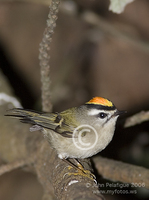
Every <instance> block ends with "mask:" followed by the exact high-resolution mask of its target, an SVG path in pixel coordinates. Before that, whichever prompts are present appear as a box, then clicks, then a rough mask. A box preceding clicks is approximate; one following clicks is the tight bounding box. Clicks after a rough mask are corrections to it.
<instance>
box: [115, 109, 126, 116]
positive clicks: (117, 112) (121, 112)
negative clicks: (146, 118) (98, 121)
mask: <svg viewBox="0 0 149 200" xmlns="http://www.w3.org/2000/svg"><path fill="white" fill-rule="evenodd" d="M125 113H127V111H126V110H121V111H119V110H116V111H115V113H114V114H113V116H117V115H118V116H120V115H123V114H125Z"/></svg>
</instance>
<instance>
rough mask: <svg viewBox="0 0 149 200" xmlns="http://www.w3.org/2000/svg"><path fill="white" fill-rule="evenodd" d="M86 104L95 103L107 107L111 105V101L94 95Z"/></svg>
mask: <svg viewBox="0 0 149 200" xmlns="http://www.w3.org/2000/svg"><path fill="white" fill-rule="evenodd" d="M86 104H96V105H102V106H108V107H112V106H113V103H112V102H111V101H109V100H108V99H105V98H103V97H94V98H93V99H91V100H90V101H89V102H87V103H86Z"/></svg>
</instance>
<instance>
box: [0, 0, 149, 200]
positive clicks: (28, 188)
mask: <svg viewBox="0 0 149 200" xmlns="http://www.w3.org/2000/svg"><path fill="white" fill-rule="evenodd" d="M108 7H109V0H74V1H72V0H66V1H64V0H63V1H62V4H61V6H60V12H59V14H58V21H57V27H56V29H55V34H54V36H53V40H52V43H51V50H50V57H51V58H50V65H51V75H50V76H51V94H52V95H51V100H52V103H53V111H57V112H60V111H62V110H65V109H67V108H69V107H72V106H79V105H81V104H84V102H87V101H88V100H90V99H91V98H92V97H94V96H102V97H105V98H108V99H110V100H111V101H112V102H114V104H115V105H116V107H117V108H118V109H119V110H127V115H125V116H124V117H123V118H122V119H120V120H119V123H118V125H117V130H116V133H115V136H114V138H113V141H112V142H111V143H110V145H109V146H108V147H107V148H106V149H105V150H104V151H103V152H101V153H100V155H102V156H105V157H108V158H112V159H116V160H120V161H123V162H127V163H131V164H135V165H139V166H144V167H146V168H148V167H149V123H148V122H144V123H142V124H140V125H137V126H135V127H132V128H127V129H123V128H122V125H123V120H125V118H126V117H127V116H130V115H132V114H135V113H137V112H139V111H141V110H148V109H149V23H148V19H149V1H148V0H142V1H139V0H135V1H134V2H133V3H131V4H129V5H128V6H127V7H126V8H125V11H124V12H123V13H122V14H120V15H117V14H114V13H112V12H111V11H109V10H108ZM86 11H91V12H93V13H94V14H96V17H97V19H98V20H97V21H98V23H94V21H93V20H92V22H89V21H87V20H86V19H84V17H83V16H84V15H83V14H84V13H85V12H86ZM48 12H49V8H48V6H46V5H41V4H35V3H29V1H28V2H25V1H24V2H15V3H9V2H7V3H6V2H5V1H3V2H2V1H0V70H1V72H2V73H3V74H4V75H5V76H6V78H7V79H8V81H9V83H10V85H11V86H12V88H13V92H14V95H15V96H16V97H17V98H18V99H19V101H20V102H21V104H22V105H23V107H24V108H29V109H36V110H41V82H40V66H39V60H38V54H39V50H38V49H39V43H40V42H41V40H42V35H43V32H44V29H45V27H46V20H47V16H48ZM1 92H5V91H1ZM100 181H101V180H100ZM103 181H105V180H103ZM106 181H107V180H106ZM126 189H128V188H126ZM129 189H130V190H132V188H131V187H130V188H129ZM133 189H135V190H137V194H134V195H133V194H130V195H126V194H124V195H120V194H119V195H118V194H117V195H109V196H108V195H107V196H106V198H107V199H109V200H111V199H129V198H130V199H134V200H139V199H148V198H149V191H148V190H146V189H144V188H140V187H136V188H133ZM42 192H43V191H42V187H41V186H40V184H39V183H38V181H37V178H36V176H34V175H33V174H31V173H28V172H23V171H21V170H15V171H13V172H11V173H8V174H6V175H3V176H1V177H0V199H4V200H10V199H11V200H20V199H21V200H25V199H28V200H30V199H32V200H34V199H36V200H38V199H39V200H40V199H41V197H42Z"/></svg>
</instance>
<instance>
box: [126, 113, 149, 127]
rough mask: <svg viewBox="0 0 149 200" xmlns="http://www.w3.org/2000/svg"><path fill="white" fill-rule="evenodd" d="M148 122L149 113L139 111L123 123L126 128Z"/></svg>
mask: <svg viewBox="0 0 149 200" xmlns="http://www.w3.org/2000/svg"><path fill="white" fill-rule="evenodd" d="M145 121H149V111H147V112H145V111H141V112H139V113H137V114H135V115H133V116H131V117H128V118H127V119H126V121H125V124H124V127H125V128H128V127H130V126H135V125H137V124H141V123H142V122H145Z"/></svg>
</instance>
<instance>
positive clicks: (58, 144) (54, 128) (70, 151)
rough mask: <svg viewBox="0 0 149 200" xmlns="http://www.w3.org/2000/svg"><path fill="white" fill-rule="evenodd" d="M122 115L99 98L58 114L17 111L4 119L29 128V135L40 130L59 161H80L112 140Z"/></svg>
mask: <svg viewBox="0 0 149 200" xmlns="http://www.w3.org/2000/svg"><path fill="white" fill-rule="evenodd" d="M124 112H125V111H118V110H117V109H116V107H115V106H114V104H113V103H112V102H111V101H109V100H107V99H105V98H102V97H94V98H93V99H91V100H90V101H88V102H87V103H85V104H84V105H81V106H79V107H73V108H70V109H67V110H65V111H62V112H60V113H45V112H36V111H30V110H24V109H20V108H14V109H11V110H9V111H8V114H7V116H13V117H17V118H19V119H20V121H21V122H23V123H29V124H33V126H32V127H31V128H30V130H31V131H36V130H41V131H42V132H43V134H44V136H45V138H46V139H47V140H48V141H49V143H50V144H51V146H52V147H53V148H54V149H55V150H56V151H57V154H58V157H59V158H60V159H63V160H65V159H67V158H74V159H79V158H81V159H83V158H88V157H91V156H93V155H95V154H97V153H98V152H100V151H102V150H103V149H104V148H105V147H106V146H107V145H108V144H109V142H110V141H111V140H112V137H113V134H114V131H115V125H116V121H117V118H118V116H119V115H121V114H123V113H124Z"/></svg>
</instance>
